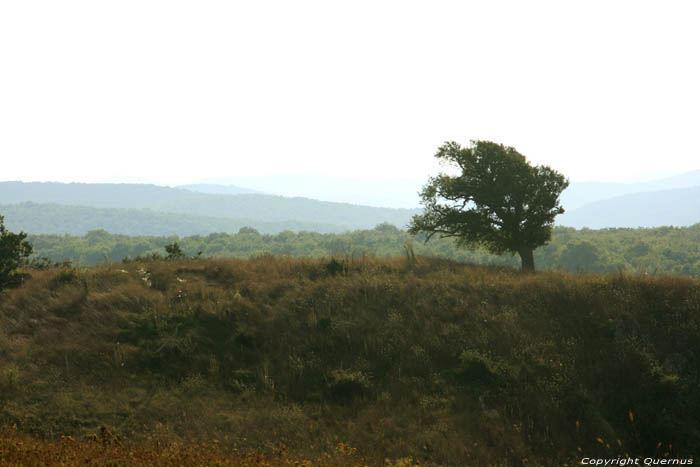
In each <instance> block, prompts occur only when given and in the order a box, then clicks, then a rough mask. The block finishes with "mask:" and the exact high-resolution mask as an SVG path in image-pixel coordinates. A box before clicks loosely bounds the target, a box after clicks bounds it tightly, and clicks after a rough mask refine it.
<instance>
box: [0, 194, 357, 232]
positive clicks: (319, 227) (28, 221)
mask: <svg viewBox="0 0 700 467" xmlns="http://www.w3.org/2000/svg"><path fill="white" fill-rule="evenodd" d="M0 215H3V216H5V221H6V222H5V223H6V225H7V226H8V228H9V229H10V230H11V231H16V232H18V231H20V230H21V231H24V232H32V233H33V234H61V235H63V234H70V235H85V234H87V233H88V232H89V231H91V230H100V229H104V230H108V231H110V232H113V233H115V234H125V235H148V236H150V235H163V236H169V235H180V236H187V235H207V234H210V233H215V232H229V233H235V232H238V230H239V229H240V228H241V227H246V226H247V227H254V228H255V229H257V230H259V231H260V232H263V233H278V232H282V231H285V230H291V231H296V232H298V231H302V230H311V231H315V232H342V231H343V230H346V229H344V228H343V227H341V226H338V225H331V224H324V223H323V222H313V221H309V222H304V221H294V220H290V221H261V220H256V219H234V218H226V217H211V216H198V215H192V214H175V213H169V212H160V211H154V210H152V209H133V208H131V209H129V208H92V207H86V206H69V205H61V204H55V203H32V202H28V203H19V204H5V205H3V204H0Z"/></svg>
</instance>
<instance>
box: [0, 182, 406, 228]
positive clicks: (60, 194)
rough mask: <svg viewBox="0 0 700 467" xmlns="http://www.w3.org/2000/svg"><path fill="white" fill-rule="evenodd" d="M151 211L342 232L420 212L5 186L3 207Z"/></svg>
mask: <svg viewBox="0 0 700 467" xmlns="http://www.w3.org/2000/svg"><path fill="white" fill-rule="evenodd" d="M26 202H34V203H54V204H62V205H71V206H84V207H96V208H132V209H151V210H154V211H161V212H167V213H177V214H188V215H195V216H207V217H222V218H228V219H249V220H253V221H260V222H299V223H320V224H326V225H329V224H330V225H334V226H336V228H337V229H338V230H350V229H360V228H371V227H374V226H375V225H377V224H380V223H382V222H390V223H392V224H395V225H398V226H404V225H406V224H407V223H408V221H409V220H410V218H411V216H413V215H414V214H417V213H418V212H419V211H418V210H410V209H390V208H376V207H369V206H359V205H352V204H345V203H332V202H325V201H316V200H312V199H308V198H285V197H282V196H273V195H263V194H239V195H222V194H207V193H197V192H193V191H189V190H185V189H179V188H169V187H160V186H155V185H138V184H107V183H103V184H86V183H67V184H66V183H53V182H52V183H38V182H32V183H23V182H0V203H1V204H18V203H26Z"/></svg>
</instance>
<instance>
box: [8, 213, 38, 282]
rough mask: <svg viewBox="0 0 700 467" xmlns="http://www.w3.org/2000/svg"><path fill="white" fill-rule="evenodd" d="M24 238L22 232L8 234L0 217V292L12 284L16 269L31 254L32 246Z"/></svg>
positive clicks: (24, 235)
mask: <svg viewBox="0 0 700 467" xmlns="http://www.w3.org/2000/svg"><path fill="white" fill-rule="evenodd" d="M26 238H27V234H26V233H24V232H20V233H18V234H15V233H12V232H9V231H8V230H7V229H6V228H5V218H4V217H3V216H0V290H2V289H3V288H5V287H7V286H8V285H10V284H11V283H12V282H14V281H13V276H15V275H16V273H17V269H18V268H19V267H20V266H22V265H23V264H25V263H26V262H27V258H28V257H29V255H31V254H32V244H31V243H29V242H28V241H27V240H26Z"/></svg>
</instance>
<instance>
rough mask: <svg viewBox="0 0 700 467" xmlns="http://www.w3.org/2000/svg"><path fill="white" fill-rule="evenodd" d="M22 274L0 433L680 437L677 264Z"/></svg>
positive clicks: (180, 438)
mask: <svg viewBox="0 0 700 467" xmlns="http://www.w3.org/2000/svg"><path fill="white" fill-rule="evenodd" d="M245 235H255V234H252V233H249V234H245ZM32 276H33V277H32V278H31V279H30V280H28V281H25V283H24V285H23V286H22V287H19V288H15V289H10V290H6V291H4V292H3V293H2V294H0V362H2V363H0V424H3V425H5V426H8V427H9V426H12V425H16V426H17V432H18V433H19V435H12V434H10V435H7V436H6V437H5V438H2V439H3V440H5V439H6V438H7V439H10V440H14V441H13V442H16V441H17V436H20V437H21V436H23V435H22V434H31V435H33V436H34V437H37V438H41V439H48V440H54V441H52V442H54V443H58V442H59V441H57V440H58V439H59V438H60V436H61V435H63V436H72V437H73V438H74V439H76V440H77V439H82V438H84V437H85V436H86V435H87V436H89V435H90V434H93V433H99V432H100V427H101V426H103V425H104V426H105V427H106V429H108V430H109V431H110V432H111V433H112V434H113V435H114V436H118V437H120V438H121V439H124V440H130V442H134V443H136V444H137V445H138V444H139V443H141V444H142V445H148V443H156V442H160V443H162V444H161V446H170V445H172V443H180V444H178V445H179V446H185V447H186V446H200V445H201V443H202V442H206V443H208V445H211V444H212V443H215V444H216V445H217V446H219V448H217V449H222V450H224V451H226V452H233V450H234V449H238V450H241V452H251V450H257V451H260V452H261V453H262V454H263V455H265V456H266V457H267V458H271V457H272V456H275V455H277V454H279V452H280V450H281V449H282V446H284V449H288V450H289V451H290V452H293V453H294V457H295V458H298V459H318V458H323V457H325V458H327V457H326V456H327V455H332V454H333V453H334V451H333V450H334V449H336V448H337V446H338V443H340V442H342V443H343V446H344V448H343V449H346V447H347V446H352V447H353V448H356V452H355V454H353V455H357V456H358V457H357V459H364V461H361V462H364V463H367V464H369V465H378V464H380V463H381V461H382V460H383V459H385V458H389V459H394V460H397V459H407V458H408V459H409V460H410V461H411V462H416V461H419V462H420V464H421V465H436V464H442V465H465V464H467V465H485V464H486V463H489V462H491V463H500V464H502V465H522V463H523V462H524V460H523V459H527V461H528V462H529V463H530V464H535V465H537V464H540V465H561V464H564V463H569V465H571V464H572V463H573V462H576V461H577V459H580V457H581V456H582V454H585V455H586V456H590V457H594V456H598V457H603V456H606V457H615V456H617V455H621V456H624V455H625V453H629V454H630V455H632V456H638V455H639V456H657V457H663V456H664V455H665V453H669V456H670V457H684V456H685V457H687V456H698V455H700V451H698V446H700V435H699V434H698V432H697V429H696V428H697V420H698V419H700V396H699V395H698V392H697V387H698V385H699V384H700V372H698V363H697V362H698V358H700V339H698V335H699V333H700V281H697V280H693V279H689V278H681V277H671V276H644V275H626V274H621V273H617V274H611V275H607V276H601V275H594V274H592V275H585V276H577V275H570V274H568V273H564V272H542V273H539V274H537V275H524V274H520V273H518V272H516V271H514V270H512V269H510V268H499V267H480V266H472V265H467V264H463V263H457V262H453V261H449V260H444V259H435V258H432V259H431V258H426V257H420V256H418V257H415V258H413V260H411V257H410V256H407V258H406V259H398V258H397V259H377V258H371V257H367V256H365V257H355V258H350V257H348V258H345V257H335V258H326V259H308V258H303V259H293V258H289V257H274V256H260V257H257V258H253V259H248V260H240V259H192V258H180V259H176V258H174V259H171V260H141V261H130V262H127V263H122V264H114V265H104V266H99V267H93V268H88V269H82V268H68V267H59V268H49V269H45V270H40V271H33V272H32ZM110 439H111V438H110ZM31 442H32V441H31V440H29V441H26V443H31ZM2 443H4V444H2V446H7V443H6V442H5V441H2ZM51 446H57V444H53V445H51ZM3 449H5V448H3ZM12 449H15V448H12ZM51 449H54V448H51ZM55 449H58V448H55ZM350 451H352V449H350ZM134 452H135V453H136V452H137V451H134ZM160 452H161V453H162V452H165V451H162V450H161V451H160ZM276 453H277V454H276ZM135 455H140V454H135ZM202 455H204V454H202ZM407 462H408V461H407ZM338 463H339V464H341V462H338ZM154 464H156V461H154ZM346 464H348V465H352V462H351V461H349V462H346ZM404 465H407V464H404Z"/></svg>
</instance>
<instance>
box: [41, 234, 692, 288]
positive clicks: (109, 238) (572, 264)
mask: <svg viewBox="0 0 700 467" xmlns="http://www.w3.org/2000/svg"><path fill="white" fill-rule="evenodd" d="M27 240H28V241H29V242H30V243H31V244H32V245H33V246H34V253H33V255H32V256H31V258H32V259H33V260H34V261H35V262H38V261H39V258H42V257H45V258H48V259H49V260H50V261H53V262H62V261H71V262H73V263H74V264H76V265H94V264H102V263H107V262H119V261H121V260H122V259H124V258H131V259H133V258H136V257H143V258H145V257H153V256H154V255H156V256H166V255H167V252H166V251H165V246H166V245H170V244H173V243H177V244H178V246H179V247H180V248H181V250H182V252H183V254H185V255H186V256H190V257H196V256H198V255H199V256H203V257H229V258H247V257H252V256H261V255H289V256H295V257H317V258H318V257H330V256H350V257H362V256H363V255H364V256H377V257H396V256H404V255H406V252H407V248H410V249H411V251H413V252H414V254H415V255H417V256H419V257H420V256H435V257H443V258H450V259H454V260H457V261H462V262H470V263H475V264H494V265H502V266H510V267H514V268H516V267H519V266H520V264H519V263H520V261H519V259H518V258H517V257H516V256H513V255H512V254H509V253H504V254H501V255H496V254H492V253H489V252H488V251H487V250H485V249H483V248H474V249H468V248H463V247H460V246H458V245H456V244H455V242H454V240H453V239H451V238H442V239H441V238H435V239H433V240H431V241H430V242H428V243H425V234H415V235H414V234H410V233H408V232H406V231H404V230H401V229H399V228H397V227H395V226H393V225H391V224H386V223H385V224H380V225H378V226H377V227H375V228H374V229H368V230H356V231H353V232H347V233H342V234H323V233H317V232H297V233H294V232H291V231H285V232H281V233H278V234H274V235H273V234H262V233H260V232H258V231H257V230H256V229H254V228H251V227H244V228H241V229H240V230H239V231H238V233H235V234H228V233H214V234H210V235H191V236H187V237H179V236H176V235H172V236H129V235H117V234H111V233H109V232H107V231H104V230H94V231H91V232H89V233H88V234H87V235H83V236H73V235H46V234H45V235H28V236H27ZM699 243H700V224H696V225H694V226H691V227H657V228H651V229H626V228H625V229H602V230H590V229H581V230H578V229H574V228H572V227H555V228H554V229H553V231H552V238H551V241H550V242H549V243H548V244H547V245H545V246H543V247H540V248H538V249H537V250H535V253H534V259H535V261H536V263H537V265H538V268H539V269H566V270H568V271H570V272H592V273H611V272H617V271H629V272H634V273H648V274H655V273H656V274H681V275H689V276H694V277H700V251H698V248H697V245H698V244H699ZM200 253H201V254H200Z"/></svg>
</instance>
